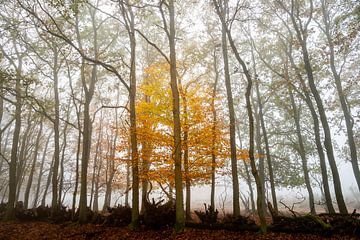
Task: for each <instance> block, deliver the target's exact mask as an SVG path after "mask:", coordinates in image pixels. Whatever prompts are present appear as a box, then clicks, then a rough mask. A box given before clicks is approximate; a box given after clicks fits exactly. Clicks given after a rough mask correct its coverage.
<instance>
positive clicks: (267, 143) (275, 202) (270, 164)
mask: <svg viewBox="0 0 360 240" xmlns="http://www.w3.org/2000/svg"><path fill="white" fill-rule="evenodd" d="M255 89H256V96H257V101H258V104H259V118H260V123H261V124H260V125H261V130H262V133H263V138H264V143H265V151H266V160H267V164H268V170H269V178H270V188H271V197H272V202H273V207H274V210H275V211H278V206H277V200H276V191H275V180H274V173H273V167H272V159H271V156H270V148H269V140H268V136H267V131H266V127H265V120H264V114H263V106H262V102H261V97H260V91H259V84H258V83H257V82H256V84H255Z"/></svg>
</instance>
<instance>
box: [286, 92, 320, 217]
mask: <svg viewBox="0 0 360 240" xmlns="http://www.w3.org/2000/svg"><path fill="white" fill-rule="evenodd" d="M288 89H289V96H290V101H291V106H292V110H293V118H294V122H295V126H296V135H297V138H298V142H299V148H298V152H299V155H300V157H301V163H302V168H303V172H304V179H305V185H306V189H307V191H308V194H309V207H310V211H311V214H316V211H315V203H314V194H313V191H312V187H311V183H310V176H309V170H308V167H307V158H306V151H305V147H304V141H303V137H302V134H301V127H300V113H299V111H298V109H297V106H296V103H295V99H294V94H293V92H292V90H291V87H290V86H289V87H288Z"/></svg>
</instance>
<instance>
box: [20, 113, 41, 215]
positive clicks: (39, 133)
mask: <svg viewBox="0 0 360 240" xmlns="http://www.w3.org/2000/svg"><path fill="white" fill-rule="evenodd" d="M42 121H43V118H41V119H40V128H39V132H38V135H37V138H36V143H35V149H34V156H33V161H32V164H31V170H30V173H29V178H28V181H27V186H26V190H25V197H24V207H25V209H27V208H28V204H29V196H30V189H31V186H32V181H33V176H34V172H35V165H36V161H37V157H38V151H39V146H40V139H41V134H42V129H43V123H42Z"/></svg>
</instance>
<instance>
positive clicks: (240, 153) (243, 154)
mask: <svg viewBox="0 0 360 240" xmlns="http://www.w3.org/2000/svg"><path fill="white" fill-rule="evenodd" d="M264 156H265V155H264V154H254V157H255V158H263V157H264ZM237 158H238V159H240V160H243V161H245V162H250V156H249V150H248V149H238V150H237Z"/></svg>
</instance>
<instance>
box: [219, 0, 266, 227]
mask: <svg viewBox="0 0 360 240" xmlns="http://www.w3.org/2000/svg"><path fill="white" fill-rule="evenodd" d="M213 1H214V4H215V8H216V11H217V14H218V15H219V17H220V20H221V25H222V29H223V30H225V31H226V35H227V37H228V40H229V43H230V46H231V49H232V51H233V53H234V55H235V58H236V60H237V62H238V63H239V64H240V66H241V68H242V70H243V72H244V75H245V77H246V80H247V87H246V93H245V99H246V110H247V114H248V118H249V158H250V165H251V171H252V174H253V176H254V179H255V183H256V188H257V201H256V202H257V208H258V215H259V219H260V231H261V232H266V220H265V206H264V204H263V202H264V197H265V196H263V194H262V193H263V185H262V184H261V180H260V177H259V174H258V171H257V169H256V163H255V157H254V116H253V112H252V107H251V100H250V98H251V88H252V79H251V76H250V73H249V71H248V69H247V67H246V64H245V62H244V61H243V59H242V58H241V57H240V54H239V52H238V50H237V48H236V46H235V43H234V40H233V38H232V35H231V31H230V30H229V29H228V27H227V25H226V21H225V17H224V13H225V12H226V11H227V8H225V9H221V6H219V5H218V3H217V1H216V0H213ZM226 7H227V6H226ZM221 16H223V17H221Z"/></svg>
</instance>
